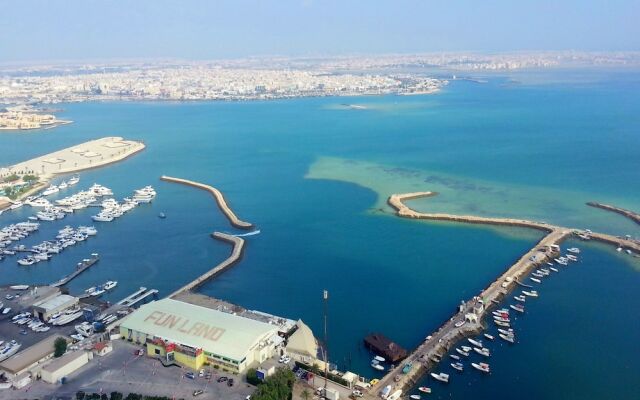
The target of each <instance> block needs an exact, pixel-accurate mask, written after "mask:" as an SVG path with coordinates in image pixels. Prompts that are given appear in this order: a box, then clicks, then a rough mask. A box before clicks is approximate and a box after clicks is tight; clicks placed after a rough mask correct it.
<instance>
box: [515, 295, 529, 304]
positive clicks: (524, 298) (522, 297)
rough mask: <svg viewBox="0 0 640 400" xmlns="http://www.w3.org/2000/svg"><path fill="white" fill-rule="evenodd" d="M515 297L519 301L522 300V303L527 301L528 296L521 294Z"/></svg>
mask: <svg viewBox="0 0 640 400" xmlns="http://www.w3.org/2000/svg"><path fill="white" fill-rule="evenodd" d="M513 298H514V299H516V300H518V301H520V302H522V303H524V302H525V301H527V298H526V297H524V296H523V295H520V296H513Z"/></svg>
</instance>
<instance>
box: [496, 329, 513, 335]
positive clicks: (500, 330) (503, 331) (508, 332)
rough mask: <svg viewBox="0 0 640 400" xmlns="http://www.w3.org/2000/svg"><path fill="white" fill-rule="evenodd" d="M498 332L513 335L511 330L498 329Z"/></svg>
mask: <svg viewBox="0 0 640 400" xmlns="http://www.w3.org/2000/svg"><path fill="white" fill-rule="evenodd" d="M498 332H500V333H503V334H505V335H513V329H500V328H498Z"/></svg>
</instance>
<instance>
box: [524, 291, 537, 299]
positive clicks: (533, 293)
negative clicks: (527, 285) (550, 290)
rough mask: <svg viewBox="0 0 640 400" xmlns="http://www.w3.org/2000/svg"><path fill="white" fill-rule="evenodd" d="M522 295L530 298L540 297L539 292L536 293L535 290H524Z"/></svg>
mask: <svg viewBox="0 0 640 400" xmlns="http://www.w3.org/2000/svg"><path fill="white" fill-rule="evenodd" d="M522 294H524V295H525V296H529V297H538V292H536V291H535V290H523V291H522Z"/></svg>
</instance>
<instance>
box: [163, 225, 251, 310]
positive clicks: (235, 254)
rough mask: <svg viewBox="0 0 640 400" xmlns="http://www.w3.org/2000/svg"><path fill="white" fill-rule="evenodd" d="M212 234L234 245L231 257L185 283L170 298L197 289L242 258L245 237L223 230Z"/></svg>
mask: <svg viewBox="0 0 640 400" xmlns="http://www.w3.org/2000/svg"><path fill="white" fill-rule="evenodd" d="M211 236H212V237H213V238H215V239H219V240H222V241H224V242H227V243H230V244H231V245H233V248H232V249H231V254H230V255H229V257H227V258H226V259H225V260H224V261H222V262H221V263H220V264H218V265H216V266H215V267H213V268H212V269H210V270H209V271H207V272H205V273H204V274H202V275H200V276H199V277H197V278H196V279H194V280H193V281H191V282H189V283H187V284H186V285H184V286H183V287H181V288H180V289H178V290H176V291H175V292H173V293H171V294H170V295H169V296H168V297H169V298H172V297H174V296H177V295H179V294H180V293H183V292H186V291H189V290H193V289H195V288H196V287H198V286H200V285H202V284H203V283H204V282H206V281H208V280H209V279H211V278H213V277H215V276H217V275H218V274H220V273H221V272H223V271H225V270H226V269H228V268H230V267H231V266H233V265H234V264H235V263H237V262H238V261H239V260H240V258H241V257H242V252H243V250H244V243H245V242H244V239H242V238H239V237H236V236H232V235H228V234H226V233H221V232H214V233H213V234H211Z"/></svg>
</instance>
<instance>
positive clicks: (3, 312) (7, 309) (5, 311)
mask: <svg viewBox="0 0 640 400" xmlns="http://www.w3.org/2000/svg"><path fill="white" fill-rule="evenodd" d="M10 312H11V307H7V308H5V309H4V310H2V315H7V314H9V313H10Z"/></svg>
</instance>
